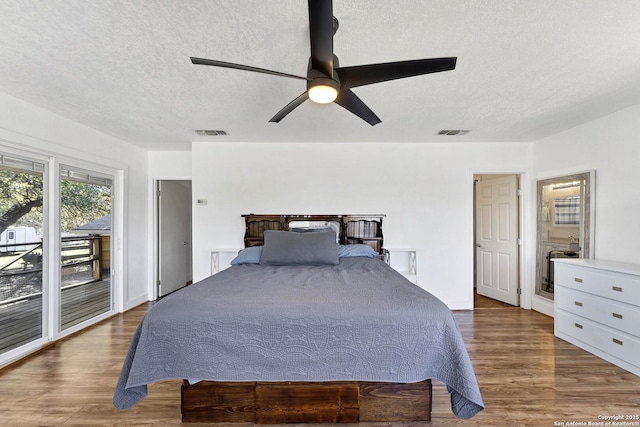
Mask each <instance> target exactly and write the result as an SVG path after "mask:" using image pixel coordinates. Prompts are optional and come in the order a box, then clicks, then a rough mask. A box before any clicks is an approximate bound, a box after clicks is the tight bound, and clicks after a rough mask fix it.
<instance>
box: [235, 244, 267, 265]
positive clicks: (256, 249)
mask: <svg viewBox="0 0 640 427" xmlns="http://www.w3.org/2000/svg"><path fill="white" fill-rule="evenodd" d="M261 253H262V246H252V247H250V248H244V249H242V250H241V251H240V252H238V255H237V256H236V257H235V258H234V259H233V260H231V265H240V264H258V263H259V262H260V254H261Z"/></svg>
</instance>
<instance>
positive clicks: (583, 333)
mask: <svg viewBox="0 0 640 427" xmlns="http://www.w3.org/2000/svg"><path fill="white" fill-rule="evenodd" d="M555 321H556V329H557V330H558V331H560V332H562V333H564V334H566V335H568V336H570V337H573V338H575V339H577V340H579V341H580V342H582V343H584V344H586V345H587V346H591V347H595V348H597V349H598V350H600V351H602V352H604V353H607V354H610V355H612V356H614V357H616V358H618V359H620V360H623V361H625V362H626V363H629V364H631V365H634V366H637V367H640V339H638V338H634V337H630V336H629V335H627V334H624V333H618V332H616V331H614V330H611V329H609V328H607V327H606V326H602V325H598V324H596V323H593V322H590V321H588V320H586V319H584V318H582V317H578V316H575V315H573V314H571V313H566V312H564V311H560V310H558V311H557V312H556V319H555ZM578 346H580V345H579V344H578ZM587 350H590V349H588V348H587Z"/></svg>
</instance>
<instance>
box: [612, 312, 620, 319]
mask: <svg viewBox="0 0 640 427" xmlns="http://www.w3.org/2000/svg"><path fill="white" fill-rule="evenodd" d="M611 315H612V316H613V317H615V318H616V319H622V314H618V313H611Z"/></svg>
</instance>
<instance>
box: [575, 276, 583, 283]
mask: <svg viewBox="0 0 640 427" xmlns="http://www.w3.org/2000/svg"><path fill="white" fill-rule="evenodd" d="M573 280H575V281H576V282H578V283H582V279H581V278H579V277H574V278H573Z"/></svg>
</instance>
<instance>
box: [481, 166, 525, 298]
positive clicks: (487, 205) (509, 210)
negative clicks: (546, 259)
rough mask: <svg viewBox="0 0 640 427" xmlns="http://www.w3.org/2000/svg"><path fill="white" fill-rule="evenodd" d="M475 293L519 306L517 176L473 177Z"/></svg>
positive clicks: (518, 184)
mask: <svg viewBox="0 0 640 427" xmlns="http://www.w3.org/2000/svg"><path fill="white" fill-rule="evenodd" d="M473 188H474V193H473V194H474V278H475V283H474V286H475V291H476V292H477V293H478V295H482V296H486V297H489V298H492V299H495V300H498V301H502V302H504V303H507V304H511V305H514V306H519V305H520V293H521V290H520V247H521V240H520V176H519V175H516V174H475V175H474V187H473Z"/></svg>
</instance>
